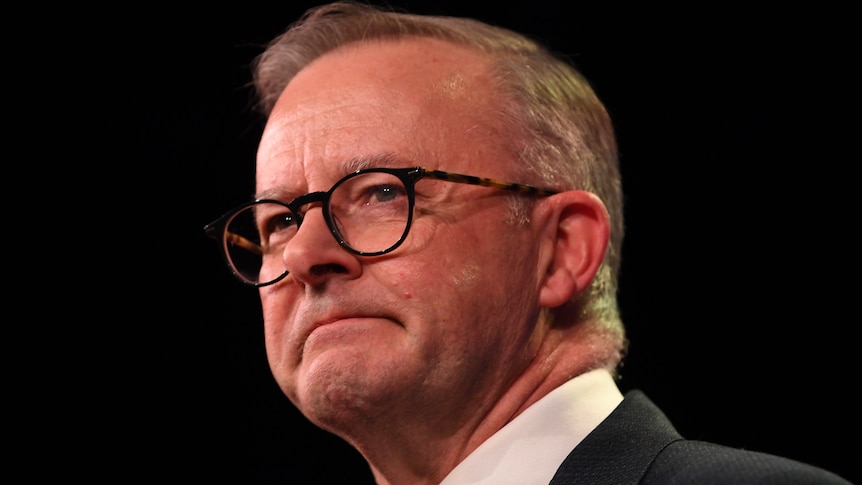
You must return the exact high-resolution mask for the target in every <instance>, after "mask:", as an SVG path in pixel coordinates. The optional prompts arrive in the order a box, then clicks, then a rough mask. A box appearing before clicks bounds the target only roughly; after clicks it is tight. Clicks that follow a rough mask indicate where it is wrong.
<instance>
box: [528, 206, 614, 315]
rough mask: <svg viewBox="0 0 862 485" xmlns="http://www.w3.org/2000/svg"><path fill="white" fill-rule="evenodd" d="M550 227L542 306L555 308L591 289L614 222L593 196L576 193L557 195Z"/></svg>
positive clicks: (540, 295)
mask: <svg viewBox="0 0 862 485" xmlns="http://www.w3.org/2000/svg"><path fill="white" fill-rule="evenodd" d="M547 203H550V204H553V205H552V207H551V210H552V213H551V214H549V215H548V217H550V218H551V219H550V220H549V221H548V222H549V223H548V225H547V226H546V228H545V229H546V231H547V232H546V235H545V237H547V238H548V239H546V242H547V243H548V244H547V247H548V248H549V251H550V254H549V257H548V258H546V261H543V263H544V264H543V266H544V268H545V269H546V272H545V274H544V277H543V278H544V279H543V280H542V286H541V289H540V293H539V304H540V305H542V306H543V307H548V308H555V307H558V306H560V305H563V304H564V303H566V302H567V301H569V300H571V299H572V298H573V297H574V296H576V295H577V294H579V293H580V292H582V291H584V290H585V289H586V288H587V286H589V284H590V282H591V281H592V279H593V277H594V276H595V275H596V273H597V272H598V270H599V267H600V266H601V264H602V260H603V259H604V256H605V251H606V250H607V247H608V241H609V240H610V222H609V220H608V213H607V209H605V205H604V204H603V203H602V201H601V200H600V199H599V198H598V197H597V196H596V195H595V194H592V193H590V192H586V191H582V190H572V191H568V192H562V193H560V194H557V195H554V196H553V197H551V198H550V199H549V200H547Z"/></svg>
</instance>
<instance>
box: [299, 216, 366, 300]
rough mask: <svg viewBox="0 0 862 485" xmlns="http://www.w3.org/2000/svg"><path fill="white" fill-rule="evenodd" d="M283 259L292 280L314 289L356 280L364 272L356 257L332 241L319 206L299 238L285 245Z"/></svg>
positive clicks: (334, 240)
mask: <svg viewBox="0 0 862 485" xmlns="http://www.w3.org/2000/svg"><path fill="white" fill-rule="evenodd" d="M282 258H283V260H284V264H285V267H286V268H287V270H288V272H289V278H290V277H292V278H293V280H295V281H296V282H297V283H299V284H302V285H308V286H312V287H317V286H321V285H323V284H324V283H325V282H326V281H328V280H329V279H331V278H335V277H346V278H354V277H356V276H358V275H359V273H360V271H361V265H360V262H359V259H358V258H357V257H356V255H354V254H352V253H350V252H348V251H347V250H346V249H344V248H342V247H341V245H340V244H339V243H338V241H336V239H335V237H333V235H332V232H331V231H330V229H329V226H328V225H327V224H326V221H325V220H324V217H323V209H322V208H321V207H320V206H316V207H311V208H309V209H308V211H307V212H306V213H305V216H304V217H303V220H302V225H301V226H300V227H299V230H298V231H297V232H296V235H294V236H293V238H291V240H290V242H288V243H287V244H286V245H285V247H284V253H283V254H282Z"/></svg>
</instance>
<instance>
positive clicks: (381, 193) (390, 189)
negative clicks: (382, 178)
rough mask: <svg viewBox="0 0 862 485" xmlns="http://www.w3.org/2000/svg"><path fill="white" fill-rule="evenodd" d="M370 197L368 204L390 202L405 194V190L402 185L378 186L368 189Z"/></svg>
mask: <svg viewBox="0 0 862 485" xmlns="http://www.w3.org/2000/svg"><path fill="white" fill-rule="evenodd" d="M368 193H369V197H368V200H369V201H368V202H367V204H373V203H374V202H375V201H376V202H389V201H391V200H394V199H395V198H397V197H399V196H401V195H403V194H404V190H403V188H402V187H401V186H400V185H393V184H388V185H378V186H375V187H370V188H369V189H368Z"/></svg>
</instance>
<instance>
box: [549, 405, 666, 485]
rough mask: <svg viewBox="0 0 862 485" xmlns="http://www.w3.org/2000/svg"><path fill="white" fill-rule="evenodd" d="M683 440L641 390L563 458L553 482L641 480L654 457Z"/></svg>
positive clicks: (597, 483) (596, 484)
mask: <svg viewBox="0 0 862 485" xmlns="http://www.w3.org/2000/svg"><path fill="white" fill-rule="evenodd" d="M680 439H682V436H681V435H680V434H679V433H678V432H677V430H676V429H675V428H674V427H673V425H672V424H671V422H670V420H669V419H668V418H667V416H665V414H664V413H663V412H662V411H661V410H660V409H659V408H658V407H657V406H656V405H655V404H654V403H653V402H652V401H650V400H649V398H647V397H646V395H644V394H643V393H642V392H641V391H637V390H634V391H629V392H628V393H626V395H625V399H623V401H622V402H621V403H620V405H619V406H618V407H617V408H616V409H615V410H614V411H613V412H612V413H611V414H610V416H608V417H607V419H605V420H604V421H603V422H602V423H601V424H600V425H599V426H598V427H597V428H596V429H594V430H593V431H592V433H590V434H589V435H587V437H586V438H584V440H583V441H581V443H580V444H578V446H577V447H575V449H574V450H572V452H571V453H569V455H568V456H567V457H566V459H565V460H564V461H563V464H562V465H560V468H559V469H558V470H557V473H556V474H555V475H554V478H553V479H552V480H551V483H550V485H565V484H573V483H589V484H592V485H603V484H607V485H620V484H625V483H638V482H639V481H640V479H641V477H643V475H644V473H645V472H646V470H647V468H648V467H649V465H650V463H652V460H653V459H654V458H655V456H656V455H657V454H658V453H659V452H660V451H661V450H662V449H663V448H664V447H665V446H667V445H668V444H670V443H671V442H673V441H676V440H680Z"/></svg>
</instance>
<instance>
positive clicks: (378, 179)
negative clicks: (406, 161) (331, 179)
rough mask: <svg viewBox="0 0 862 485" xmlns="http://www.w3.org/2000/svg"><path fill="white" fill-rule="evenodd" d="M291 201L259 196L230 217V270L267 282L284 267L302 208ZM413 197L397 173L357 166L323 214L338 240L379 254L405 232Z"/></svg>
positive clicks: (334, 191) (349, 247)
mask: <svg viewBox="0 0 862 485" xmlns="http://www.w3.org/2000/svg"><path fill="white" fill-rule="evenodd" d="M288 205H289V204H280V203H277V202H258V203H255V204H252V205H250V206H248V207H246V208H244V209H242V210H240V211H239V212H237V213H236V214H235V215H234V216H233V217H231V218H230V219H229V220H228V223H227V225H226V228H225V230H226V233H225V239H224V244H225V254H226V255H227V256H228V260H229V263H230V265H231V266H232V268H233V269H234V272H235V273H236V274H237V275H238V276H240V277H241V278H242V279H244V280H246V281H248V282H250V283H254V284H262V283H268V282H270V281H272V280H275V279H277V278H279V277H280V276H281V275H282V274H284V272H285V264H284V260H283V254H284V249H285V246H286V245H287V243H288V242H290V241H291V239H293V237H294V236H295V235H296V234H297V230H298V227H299V225H300V224H301V223H302V218H303V217H304V216H303V214H304V211H301V209H302V208H300V207H294V209H295V210H297V211H300V213H299V214H297V213H296V212H294V211H293V210H291V209H290V208H288ZM411 211H412V207H411V203H410V197H409V195H408V191H407V188H406V187H405V186H404V182H402V181H401V179H400V178H399V177H397V176H396V175H393V174H391V173H386V172H360V173H357V174H353V175H352V176H349V177H347V178H345V179H343V180H342V181H340V182H339V183H338V184H337V185H336V186H335V187H333V188H332V189H331V190H330V192H329V194H328V203H326V202H324V207H323V215H324V218H325V219H326V222H327V225H328V226H329V229H330V231H331V232H332V234H333V236H335V238H336V240H337V241H338V242H339V243H340V244H341V245H342V246H344V247H345V248H346V249H347V250H349V251H352V252H354V253H357V254H363V255H375V254H382V253H385V252H387V251H389V250H391V249H392V248H393V247H394V246H396V245H397V244H398V243H399V242H400V241H401V239H402V238H403V237H404V236H405V234H406V232H407V226H408V224H409V222H410V216H411Z"/></svg>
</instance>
